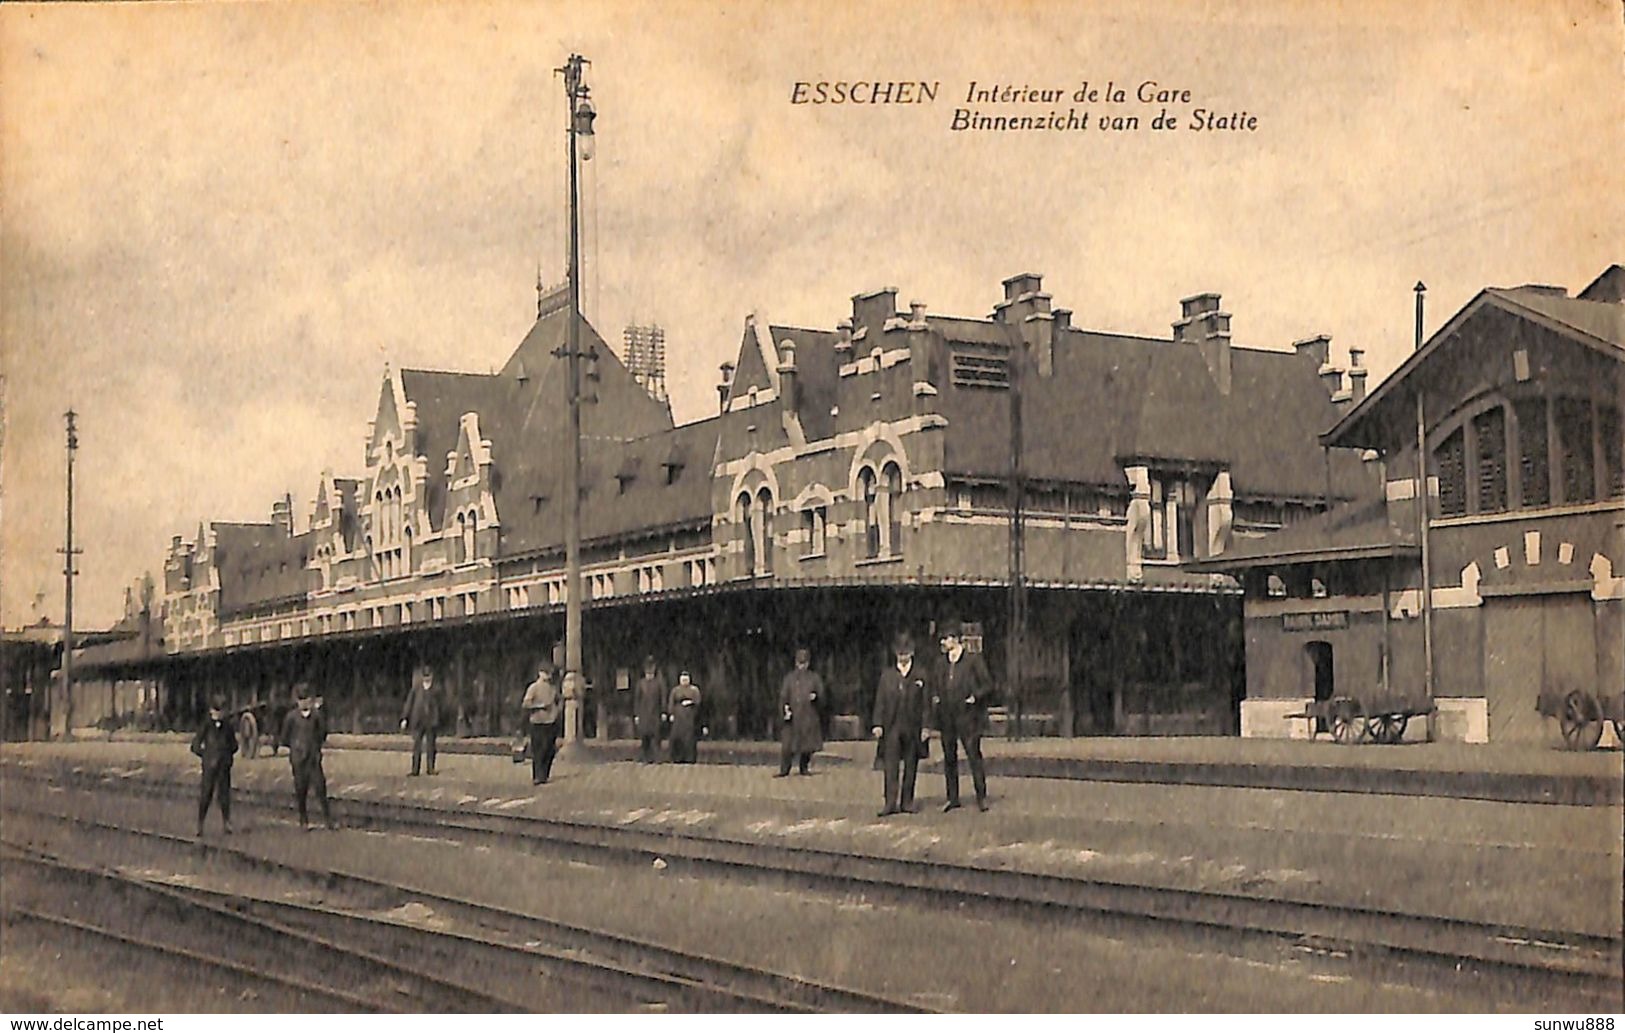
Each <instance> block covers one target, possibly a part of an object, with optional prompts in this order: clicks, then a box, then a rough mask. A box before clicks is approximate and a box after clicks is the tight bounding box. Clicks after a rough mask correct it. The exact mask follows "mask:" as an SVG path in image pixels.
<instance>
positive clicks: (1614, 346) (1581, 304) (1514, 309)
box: [1321, 272, 1625, 445]
mask: <svg viewBox="0 0 1625 1033" xmlns="http://www.w3.org/2000/svg"><path fill="white" fill-rule="evenodd" d="M1608 275H1609V274H1608V273H1607V272H1605V273H1604V277H1606V276H1608ZM1598 280H1599V281H1602V280H1603V277H1598ZM1598 287H1599V284H1598V283H1593V284H1592V287H1590V288H1587V290H1591V289H1593V288H1598ZM1485 309H1493V310H1499V311H1501V312H1506V313H1510V314H1511V315H1513V316H1515V317H1517V318H1520V319H1526V320H1531V321H1533V322H1536V323H1539V324H1541V325H1544V326H1547V327H1549V328H1551V329H1553V330H1554V331H1556V332H1558V333H1561V334H1563V335H1565V336H1567V337H1569V338H1570V339H1572V340H1574V341H1576V342H1578V343H1580V344H1583V345H1586V346H1588V347H1590V348H1592V349H1594V350H1595V351H1598V352H1600V353H1602V354H1604V355H1607V356H1609V357H1610V358H1615V359H1621V360H1625V305H1622V304H1620V303H1618V302H1611V301H1606V300H1603V301H1596V300H1589V299H1585V298H1571V297H1568V296H1567V295H1566V294H1564V293H1563V291H1562V289H1561V288H1545V287H1533V286H1525V287H1513V288H1503V287H1486V288H1485V289H1484V290H1482V291H1479V292H1478V294H1477V295H1475V296H1474V297H1473V299H1472V300H1471V301H1469V302H1468V303H1467V304H1466V305H1463V306H1462V308H1461V310H1460V311H1458V312H1457V313H1456V314H1455V315H1453V316H1451V317H1450V319H1449V321H1448V322H1446V323H1445V324H1444V325H1443V326H1441V327H1440V328H1439V329H1438V330H1437V331H1435V332H1434V334H1433V336H1432V337H1429V338H1428V339H1427V341H1425V342H1423V344H1422V347H1420V348H1418V349H1416V351H1414V352H1412V353H1411V355H1410V356H1409V357H1408V358H1407V359H1406V360H1405V361H1404V362H1403V363H1401V364H1400V366H1399V368H1398V369H1396V370H1394V372H1393V373H1391V374H1389V375H1388V376H1387V377H1386V378H1385V379H1384V380H1383V382H1382V383H1380V384H1378V385H1377V386H1376V387H1375V388H1374V389H1373V390H1372V391H1371V393H1370V394H1369V395H1367V396H1366V397H1365V399H1364V400H1363V401H1362V402H1361V403H1360V404H1359V405H1357V406H1355V407H1354V408H1353V409H1352V410H1350V411H1349V412H1347V413H1345V414H1344V415H1343V418H1342V419H1341V420H1339V421H1338V422H1337V424H1336V425H1335V426H1333V427H1332V428H1330V429H1329V430H1327V431H1326V432H1325V433H1324V434H1322V435H1321V440H1322V441H1324V442H1326V443H1328V444H1332V445H1365V444H1367V441H1366V440H1365V439H1366V438H1368V437H1369V436H1370V432H1369V428H1370V427H1371V426H1372V424H1371V423H1370V422H1369V421H1370V418H1371V417H1372V414H1374V413H1376V412H1378V411H1379V410H1383V409H1385V408H1386V407H1387V405H1388V404H1389V400H1390V398H1394V399H1397V400H1399V401H1404V400H1405V399H1406V398H1407V397H1408V396H1407V394H1406V392H1407V386H1406V384H1407V381H1408V379H1409V378H1410V377H1411V375H1412V374H1414V373H1415V372H1416V370H1417V369H1419V368H1420V367H1421V366H1422V365H1423V364H1424V363H1426V362H1428V361H1429V360H1430V359H1431V358H1432V357H1433V356H1434V355H1435V354H1436V353H1437V352H1438V351H1439V350H1440V349H1441V348H1443V347H1445V346H1446V344H1447V342H1449V341H1451V340H1453V339H1454V338H1455V337H1456V336H1457V335H1458V332H1459V331H1460V330H1461V328H1462V326H1463V325H1464V324H1465V323H1467V321H1468V320H1470V319H1473V318H1474V317H1475V316H1477V315H1478V314H1479V313H1480V312H1483V311H1484V310H1485Z"/></svg>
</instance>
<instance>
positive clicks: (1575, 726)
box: [1557, 689, 1602, 750]
mask: <svg viewBox="0 0 1625 1033" xmlns="http://www.w3.org/2000/svg"><path fill="white" fill-rule="evenodd" d="M1596 715H1597V707H1596V705H1595V704H1593V703H1592V701H1591V697H1590V696H1588V695H1586V694H1585V693H1583V692H1581V691H1580V690H1579V689H1575V690H1574V691H1573V692H1571V693H1569V694H1568V695H1567V696H1565V697H1564V699H1563V712H1562V713H1561V714H1559V715H1558V719H1557V721H1558V726H1559V727H1560V728H1561V729H1562V730H1563V745H1565V746H1567V747H1568V748H1569V749H1571V750H1594V749H1596V748H1597V743H1598V742H1600V741H1601V740H1602V719H1601V718H1600V717H1598V716H1596Z"/></svg>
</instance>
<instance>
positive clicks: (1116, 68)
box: [0, 0, 1625, 628]
mask: <svg viewBox="0 0 1625 1033" xmlns="http://www.w3.org/2000/svg"><path fill="white" fill-rule="evenodd" d="M1622 48H1625V31H1622V26H1621V8H1620V5H1619V3H1618V2H1617V0H1545V2H1533V0H1529V2H1517V3H1506V4H1498V5H1485V4H1480V3H1476V2H1472V0H1403V2H1393V0H1372V2H1362V3H1353V2H1348V3H1338V2H1327V3H1320V4H1315V3H1305V2H1300V0H1291V2H1287V0H1259V2H1254V3H1248V4H1231V3H1222V2H1205V3H1204V2H1195V0H1190V2H1180V0H1169V2H1166V3H1163V4H1159V5H1155V6H1153V5H1141V4H1136V3H1128V2H1112V0H1103V2H1098V3H1092V4H1087V5H1085V4H1074V3H1067V2H1056V3H1044V2H1031V0H1010V2H1006V3H998V4H991V3H984V4H971V3H957V2H951V0H935V2H927V0H913V2H908V0H902V2H898V3H891V4H885V5H867V4H865V5H860V4H856V3H846V2H834V3H830V2H827V0H826V2H820V3H805V2H796V0H790V2H784V3H773V4H767V3H726V4H721V3H695V2H685V0H674V2H667V3H659V4H657V3H653V2H614V0H611V2H609V3H602V4H594V5H584V4H566V3H548V2H525V3H510V2H485V3H481V2H477V0H476V2H470V3H458V4H451V3H426V2H400V3H389V2H384V3H366V4H361V3H329V2H323V0H305V2H299V3H280V2H266V3H253V4H248V3H244V4H232V3H210V4H179V3H175V4H160V3H150V4H128V5H110V4H99V3H85V4H48V5H30V4H13V3H7V4H4V5H0V69H4V73H3V74H0V373H3V375H4V396H3V397H4V420H5V424H4V431H5V437H4V441H3V446H0V448H3V451H0V464H3V468H0V623H4V624H5V625H6V626H16V625H18V624H21V623H25V622H27V621H29V620H30V619H31V618H32V617H33V616H34V612H35V611H34V609H33V607H34V603H35V600H36V597H37V596H38V594H40V593H43V600H44V601H43V606H42V608H41V610H40V611H39V612H41V613H43V614H45V615H46V616H48V617H50V618H51V619H52V620H58V619H60V616H61V612H62V602H63V600H62V581H63V578H62V573H61V570H62V567H61V557H60V556H59V555H57V553H56V550H57V549H59V548H61V547H62V544H63V537H64V491H65V483H66V473H65V469H64V466H65V455H66V454H65V451H64V447H63V446H64V431H63V419H62V414H63V413H64V412H65V411H66V410H67V409H69V408H70V407H72V408H73V409H74V410H75V411H76V412H77V413H78V414H79V417H78V426H79V441H80V448H79V451H78V453H77V458H76V467H75V482H74V487H75V517H74V521H75V538H76V545H77V546H79V547H81V548H83V549H84V554H83V555H82V556H81V557H80V560H79V570H80V572H81V573H80V577H79V578H78V579H77V581H76V589H75V602H76V605H75V626H76V627H80V628H90V627H105V626H107V625H108V624H109V623H111V622H112V621H114V620H116V619H117V617H118V616H119V614H120V613H121V612H122V606H123V599H124V588H125V586H126V585H128V584H129V583H130V582H131V581H132V580H133V579H135V578H138V577H139V576H140V575H141V574H142V573H143V572H145V571H151V572H152V573H153V575H154V576H155V577H158V578H160V579H161V575H162V562H163V555H164V551H165V549H166V547H167V545H168V542H169V539H170V537H171V536H172V535H177V534H179V535H184V536H186V537H188V538H190V537H191V536H192V535H193V534H194V533H195V532H196V530H197V527H198V525H199V523H200V521H203V520H238V521H245V520H246V521H263V520H266V519H268V517H269V513H270V507H271V504H272V501H273V500H274V499H276V498H279V497H280V496H281V495H282V494H283V493H284V492H287V493H291V494H292V495H293V497H294V499H295V505H296V509H297V511H298V513H299V519H300V521H301V523H302V522H303V521H304V520H306V519H308V511H309V507H310V504H311V501H312V496H313V494H314V489H315V487H316V484H317V482H318V478H319V476H320V474H321V472H322V471H323V470H325V469H331V470H333V471H334V472H335V473H337V474H338V475H340V476H344V475H354V474H357V473H359V472H360V471H361V470H362V466H363V463H362V448H363V438H364V435H365V433H366V429H367V422H368V420H370V419H371V418H372V416H373V411H374V406H375V405H376V401H377V397H378V390H379V383H380V378H381V376H382V375H383V370H384V364H385V363H386V362H388V363H391V364H392V365H394V366H396V367H402V366H405V367H415V368H434V369H462V370H471V371H479V372H486V371H489V370H491V369H493V368H496V367H499V366H500V365H501V364H502V363H503V361H504V360H505V359H506V358H507V356H508V354H509V353H510V352H511V351H512V350H513V348H514V347H515V346H517V344H518V343H519V341H520V340H521V338H522V337H523V336H524V334H525V332H526V331H527V329H528V328H529V325H530V323H531V322H532V321H533V319H534V315H535V304H536V289H535V284H536V279H537V275H538V269H539V270H540V272H541V275H542V277H543V278H544V279H546V280H548V281H550V282H555V281H558V280H560V279H562V277H563V273H564V255H565V225H566V220H565V211H564V204H563V199H564V192H565V187H564V183H565V158H564V124H565V102H564V98H563V94H562V89H561V87H560V85H559V81H558V79H557V77H556V76H555V74H554V69H555V68H556V67H558V66H559V65H560V64H562V63H563V61H564V59H565V58H566V57H567V56H568V55H569V54H570V53H571V52H572V51H575V52H579V53H581V54H584V55H585V56H586V57H588V58H589V59H590V60H591V62H592V63H591V65H590V67H589V69H588V73H587V81H588V82H589V84H590V85H591V87H592V96H593V100H594V103H595V105H596V108H597V110H598V120H597V134H596V140H595V143H596V148H597V155H596V157H595V159H594V160H593V161H592V162H591V163H590V164H589V165H588V166H587V172H586V177H587V190H586V199H587V205H586V213H585V215H584V220H585V226H586V231H587V234H588V248H587V256H588V257H587V273H586V276H585V280H584V283H585V286H586V289H587V295H588V298H589V301H590V308H589V315H590V316H591V317H592V318H593V320H594V323H595V325H597V326H598V327H599V329H600V331H601V332H602V333H603V334H604V336H605V337H606V338H607V339H610V340H612V341H618V340H619V336H620V328H621V327H623V326H624V325H626V324H627V323H628V322H631V321H638V322H658V323H659V324H661V325H662V326H663V327H664V328H665V330H666V341H667V351H668V383H669V386H670V391H671V395H672V402H673V409H674V412H675V414H676V416H677V418H678V419H679V420H680V421H683V422H687V421H689V420H693V419H698V418H701V417H704V416H706V415H708V414H710V413H711V412H712V411H714V409H715V406H716V393H715V389H714V387H715V383H716V380H717V367H718V364H719V363H721V362H724V361H727V360H729V359H731V358H733V356H734V353H735V351H736V350H737V348H738V346H739V341H740V336H741V333H742V330H743V326H744V320H745V317H746V315H747V314H748V313H751V312H756V313H758V314H760V316H761V317H762V318H766V319H771V320H772V321H774V322H777V323H787V324H794V325H803V326H817V327H832V326H833V325H834V324H835V323H836V322H837V321H838V320H839V319H841V318H842V317H843V316H847V315H849V314H850V305H851V301H850V299H851V296H852V295H854V294H857V293H860V292H863V291H867V290H870V289H873V288H876V287H881V286H895V287H897V288H898V289H899V291H900V295H899V300H900V302H901V303H903V304H905V305H906V303H907V302H909V301H911V300H915V299H918V300H922V301H925V302H926V303H927V304H928V306H929V308H930V311H932V312H938V313H950V314H960V315H970V316H985V315H987V314H988V313H989V312H990V311H991V308H992V306H993V304H994V303H995V302H996V301H998V300H999V299H1000V297H1001V296H1002V295H1001V288H1000V286H999V282H1000V280H1002V279H1003V278H1005V277H1007V276H1011V275H1014V274H1016V273H1020V272H1027V271H1033V272H1039V273H1042V274H1043V275H1044V287H1045V289H1046V290H1047V291H1049V292H1050V293H1051V294H1052V295H1053V296H1054V303H1055V305H1057V306H1064V307H1068V308H1071V309H1073V310H1074V313H1075V314H1074V316H1073V323H1074V325H1078V326H1084V327H1088V328H1091V329H1103V330H1113V331H1119V332H1127V333H1144V334H1160V335H1164V336H1165V335H1167V333H1168V332H1169V324H1170V323H1171V322H1173V321H1174V320H1175V319H1176V318H1178V313H1179V299H1180V298H1182V297H1185V296H1188V295H1191V294H1195V293H1198V292H1201V291H1209V290H1211V291H1218V292H1220V293H1221V294H1222V295H1223V298H1224V307H1225V309H1226V310H1227V311H1229V312H1231V313H1232V314H1233V317H1234V319H1233V332H1234V339H1235V341H1236V343H1237V344H1240V345H1243V346H1247V347H1257V348H1277V349H1283V350H1285V349H1288V348H1290V345H1291V342H1292V341H1293V340H1296V339H1298V338H1302V337H1306V336H1310V335H1313V334H1317V333H1328V334H1331V335H1332V338H1333V353H1334V358H1336V359H1338V360H1340V361H1341V360H1343V359H1345V357H1346V349H1347V348H1348V347H1349V346H1351V345H1352V346H1356V347H1362V348H1364V349H1365V350H1366V363H1367V365H1369V366H1371V367H1372V369H1373V373H1374V376H1373V377H1372V382H1373V384H1375V382H1376V381H1377V380H1378V379H1380V377H1381V376H1382V375H1384V374H1386V373H1387V372H1389V371H1391V370H1392V369H1393V368H1394V367H1395V366H1396V365H1397V364H1398V363H1399V362H1400V361H1401V360H1402V359H1403V357H1404V355H1405V353H1406V352H1407V351H1408V350H1409V349H1410V347H1411V335H1412V312H1413V295H1412V293H1411V287H1412V285H1413V284H1414V283H1415V282H1416V281H1417V280H1423V281H1425V282H1426V283H1427V284H1428V287H1429V288H1430V291H1429V294H1428V320H1427V323H1428V329H1429V330H1430V331H1431V330H1432V329H1434V328H1436V327H1437V326H1438V325H1440V324H1442V322H1443V321H1444V320H1445V319H1447V318H1448V317H1449V315H1450V314H1451V313H1453V312H1454V311H1456V310H1457V309H1458V308H1459V307H1460V306H1462V305H1463V304H1465V303H1466V302H1467V301H1468V300H1470V299H1471V298H1472V296H1473V295H1474V294H1476V293H1477V292H1478V291H1479V290H1480V289H1481V288H1483V287H1486V286H1513V285H1517V284H1521V283H1530V282H1539V283H1555V284H1561V285H1564V286H1567V287H1569V288H1570V289H1571V290H1577V289H1579V288H1580V287H1583V286H1584V285H1585V284H1586V283H1588V282H1589V281H1590V280H1591V279H1592V278H1593V277H1595V276H1596V275H1597V274H1598V273H1599V272H1601V271H1602V270H1603V269H1604V268H1605V267H1606V266H1607V265H1609V264H1610V263H1613V262H1619V261H1625V254H1622V252H1625V244H1622V242H1625V206H1621V205H1620V204H1619V202H1618V199H1619V198H1620V197H1621V196H1625V117H1622V115H1625V111H1622V110H1621V107H1622V105H1625V100H1622V98H1625V90H1622V89H1621V87H1622V83H1621V54H1622ZM859 80H864V81H877V80H878V81H927V82H937V83H939V84H940V85H939V87H938V92H937V97H936V99H935V100H934V101H933V102H931V103H929V104H915V105H900V104H894V105H872V104H871V105H854V104H847V105H839V106H836V105H820V106H815V105H795V104H792V103H791V97H792V92H793V89H794V86H795V84H796V83H797V82H819V81H829V82H835V81H849V82H850V81H859ZM972 81H975V82H976V83H978V84H979V85H982V86H987V85H989V84H1000V85H1010V86H1017V87H1020V86H1030V87H1033V88H1051V89H1062V90H1065V91H1066V93H1067V94H1068V98H1067V99H1066V100H1064V101H1062V102H1061V103H1060V104H1057V105H1048V104H1020V103H1015V104H1003V105H1000V104H974V105H967V104H966V103H965V99H966V95H967V91H968V89H969V86H970V83H971V82H972ZM1086 81H1087V82H1088V83H1089V84H1090V85H1091V86H1093V87H1095V88H1097V89H1100V88H1103V87H1104V86H1105V84H1106V83H1108V82H1112V83H1115V84H1117V85H1119V86H1122V87H1125V88H1126V89H1127V90H1128V92H1129V98H1128V100H1127V101H1125V102H1124V103H1122V104H1116V105H1112V104H1106V103H1103V102H1095V103H1083V104H1075V103H1073V102H1072V100H1071V98H1070V94H1071V93H1072V92H1073V91H1075V90H1077V89H1079V88H1080V87H1082V85H1083V84H1084V83H1085V82H1086ZM1146 81H1156V82H1157V83H1158V84H1160V86H1162V87H1164V88H1171V89H1175V90H1184V89H1188V90H1190V91H1191V93H1192V101H1191V102H1190V103H1188V104H1175V105H1172V113H1173V114H1174V115H1175V117H1176V121H1177V122H1179V123H1180V124H1183V123H1184V122H1186V121H1188V116H1189V114H1190V112H1191V109H1194V108H1198V107H1201V108H1207V109H1209V110H1212V111H1216V112H1220V113H1224V114H1228V113H1230V112H1232V111H1237V112H1240V111H1245V112H1246V113H1248V114H1250V115H1252V116H1255V117H1256V118H1257V129H1256V130H1254V131H1251V132H1245V131H1243V132H1222V133H1215V132H1201V133H1199V132H1193V131H1190V130H1189V129H1184V128H1181V129H1176V130H1173V131H1151V130H1150V129H1149V128H1148V125H1146V124H1145V123H1149V121H1150V119H1151V117H1153V116H1154V115H1156V114H1157V112H1158V109H1159V107H1160V106H1159V105H1156V104H1152V105H1149V106H1145V105H1139V104H1137V103H1135V102H1134V101H1133V94H1134V91H1135V89H1136V88H1137V87H1138V85H1139V84H1140V83H1142V82H1146ZM966 106H969V107H975V108H977V109H978V110H979V111H980V112H981V113H982V114H986V115H1032V114H1045V113H1047V112H1048V111H1049V110H1050V108H1051V107H1057V108H1059V109H1061V111H1062V113H1063V114H1064V113H1065V110H1066V109H1067V108H1069V107H1075V108H1078V109H1079V110H1080V111H1082V110H1089V111H1090V112H1091V113H1092V114H1093V115H1094V116H1095V117H1098V116H1099V115H1100V114H1102V113H1109V114H1119V115H1124V114H1137V115H1140V116H1141V118H1142V123H1143V124H1142V127H1141V129H1140V130H1139V131H1136V132H1128V133H1107V132H1102V131H1099V130H1098V129H1092V130H1091V131H1082V132H1059V131H1053V132H1003V133H1001V132H971V131H964V132H955V131H953V130H951V128H950V125H951V122H952V118H953V115H954V109H955V108H958V107H966ZM1261 410H1263V411H1266V412H1267V405H1265V404H1264V403H1262V402H1261ZM500 447H501V443H500V442H498V448H499V449H500Z"/></svg>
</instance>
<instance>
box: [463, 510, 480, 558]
mask: <svg viewBox="0 0 1625 1033" xmlns="http://www.w3.org/2000/svg"><path fill="white" fill-rule="evenodd" d="M479 522H480V517H479V514H478V513H475V512H474V511H473V510H470V511H469V513H468V522H467V523H465V524H464V525H463V559H464V560H465V561H466V560H472V559H474V558H475V557H476V556H478V555H479V553H478V552H477V551H476V550H477V548H478V543H477V541H476V539H475V538H474V532H475V531H477V530H479Z"/></svg>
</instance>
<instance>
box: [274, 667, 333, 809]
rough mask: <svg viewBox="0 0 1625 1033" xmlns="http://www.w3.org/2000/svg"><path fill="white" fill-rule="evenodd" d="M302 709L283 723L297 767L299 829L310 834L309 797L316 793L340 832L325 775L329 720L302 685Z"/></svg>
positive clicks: (295, 790)
mask: <svg viewBox="0 0 1625 1033" xmlns="http://www.w3.org/2000/svg"><path fill="white" fill-rule="evenodd" d="M294 693H295V695H296V696H297V698H298V700H299V705H298V707H296V708H295V709H293V710H290V711H288V716H287V717H285V718H283V719H282V741H283V742H284V743H286V744H287V746H288V762H289V763H290V764H292V765H293V798H294V801H295V802H296V803H297V804H298V805H299V825H300V827H301V828H303V829H304V830H305V831H307V832H308V831H310V819H309V817H308V816H307V814H306V812H305V797H306V796H308V795H309V794H310V792H311V791H312V790H314V791H315V793H316V798H317V799H318V800H320V801H321V804H322V818H323V820H325V821H326V822H327V827H328V828H330V829H336V828H338V823H337V822H335V821H334V820H333V811H332V808H331V806H330V805H329V804H328V801H327V774H326V773H325V772H324V771H322V743H324V742H326V741H327V717H326V715H324V714H323V713H322V704H321V701H320V700H318V699H316V698H315V697H314V696H313V695H312V694H311V691H310V686H308V685H304V684H301V685H300V686H298V688H296V689H295V690H294Z"/></svg>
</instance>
